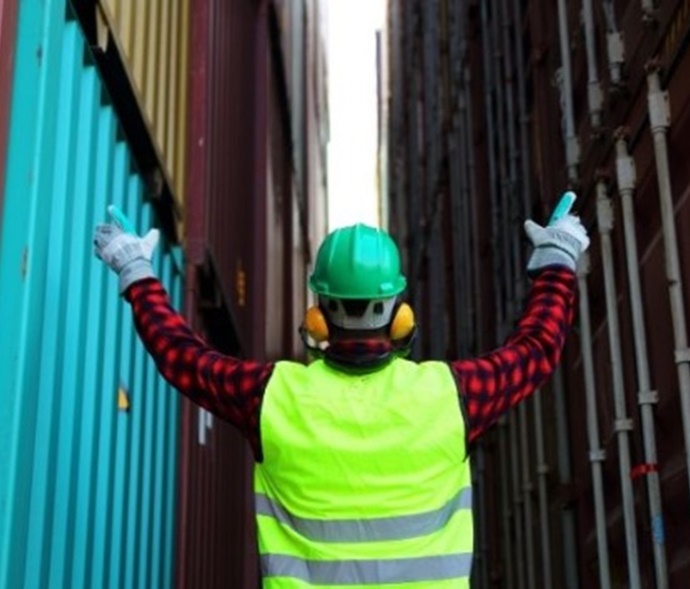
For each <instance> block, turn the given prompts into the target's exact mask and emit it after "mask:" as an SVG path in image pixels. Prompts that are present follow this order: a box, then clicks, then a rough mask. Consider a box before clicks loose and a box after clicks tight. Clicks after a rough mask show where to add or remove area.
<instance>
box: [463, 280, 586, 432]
mask: <svg viewBox="0 0 690 589" xmlns="http://www.w3.org/2000/svg"><path fill="white" fill-rule="evenodd" d="M576 284H577V283H576V279H575V274H574V273H573V272H571V271H570V270H567V269H565V268H549V269H546V270H544V271H543V272H542V273H541V274H539V275H538V276H537V277H536V279H535V280H534V282H533V284H532V288H531V291H530V294H529V298H528V302H527V308H526V310H525V312H524V314H523V315H522V317H521V318H520V320H519V322H518V324H517V328H516V329H515V331H514V332H513V334H512V335H511V336H510V337H509V338H508V339H507V341H506V342H505V344H504V345H503V346H502V347H500V348H498V349H496V350H494V351H492V352H490V353H488V354H486V355H484V356H481V357H479V358H475V359H469V360H459V361H455V362H451V369H452V370H453V372H454V374H455V378H456V380H457V382H458V388H459V390H460V394H461V395H462V397H463V401H464V406H465V410H466V411H465V413H466V416H467V422H468V430H469V440H470V441H472V440H474V439H476V438H477V437H478V436H479V435H480V434H482V433H483V432H485V431H486V430H487V429H488V428H489V427H490V426H491V425H493V424H494V423H495V422H496V421H497V420H498V418H499V417H501V415H503V414H504V413H505V412H506V411H508V409H510V408H511V407H513V406H515V405H516V404H517V403H519V402H520V401H522V400H523V399H525V398H526V397H527V396H529V395H530V394H532V393H533V392H534V391H535V390H536V389H537V388H539V386H541V385H542V384H543V383H544V381H545V380H546V379H547V378H548V377H549V376H550V375H551V374H552V372H553V371H554V370H555V368H556V366H557V364H558V361H559V359H560V356H561V352H562V350H563V345H564V343H565V338H566V335H567V333H568V330H569V328H570V325H571V323H572V321H573V316H574V312H575V311H574V301H575V293H576Z"/></svg>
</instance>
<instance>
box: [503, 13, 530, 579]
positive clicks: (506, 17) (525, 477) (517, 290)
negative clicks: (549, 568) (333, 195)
mask: <svg viewBox="0 0 690 589" xmlns="http://www.w3.org/2000/svg"><path fill="white" fill-rule="evenodd" d="M500 10H501V19H500V20H501V25H502V55H503V79H504V82H505V124H506V128H507V129H506V135H507V138H508V145H507V149H508V177H507V182H506V195H505V200H504V202H505V203H506V205H507V206H506V209H507V212H508V215H509V219H510V221H509V222H510V239H511V247H510V253H511V260H510V262H511V263H512V265H513V272H512V275H513V279H514V280H515V286H514V297H515V298H514V300H513V310H514V312H515V313H517V310H518V308H519V307H520V305H521V304H522V298H523V289H524V277H525V269H524V264H523V256H522V255H521V250H522V239H521V236H522V220H523V219H524V217H525V214H526V211H524V210H522V206H521V205H522V199H520V198H519V197H518V173H519V171H518V170H519V160H520V153H519V151H518V146H517V136H516V122H517V117H516V110H515V76H514V71H513V70H514V65H513V59H514V57H515V56H514V52H513V47H514V45H513V43H511V31H512V29H513V26H514V20H513V18H512V16H513V15H512V14H511V12H510V10H509V9H508V0H501V3H500ZM496 17H497V19H498V15H496ZM506 262H507V260H506ZM514 318H515V317H513V319H514ZM515 428H516V429H517V430H518V431H517V434H516V435H517V436H519V446H517V448H516V451H519V454H520V466H521V469H520V480H519V488H520V491H521V492H520V503H521V505H522V514H521V516H522V524H523V526H524V537H525V555H524V556H525V573H526V575H525V580H526V584H527V585H526V586H527V587H528V589H534V587H535V583H536V580H535V570H534V569H535V567H534V561H535V549H534V534H533V514H532V497H531V494H532V490H533V485H532V482H531V480H530V460H529V443H528V436H527V405H525V404H524V403H523V404H521V405H520V406H519V407H518V408H517V415H516V417H515Z"/></svg>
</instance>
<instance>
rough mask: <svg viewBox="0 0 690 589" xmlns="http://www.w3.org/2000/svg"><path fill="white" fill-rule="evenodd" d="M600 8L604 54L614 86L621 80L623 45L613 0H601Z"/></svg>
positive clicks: (623, 57)
mask: <svg viewBox="0 0 690 589" xmlns="http://www.w3.org/2000/svg"><path fill="white" fill-rule="evenodd" d="M602 8H603V10H604V17H605V20H606V55H607V56H608V61H609V76H610V77H611V84H612V85H613V86H614V87H615V86H618V85H620V83H621V80H622V77H623V76H622V73H623V72H622V70H623V64H624V63H625V45H624V44H623V35H622V34H621V32H620V31H619V30H618V27H617V26H616V14H615V9H614V6H613V0H603V2H602Z"/></svg>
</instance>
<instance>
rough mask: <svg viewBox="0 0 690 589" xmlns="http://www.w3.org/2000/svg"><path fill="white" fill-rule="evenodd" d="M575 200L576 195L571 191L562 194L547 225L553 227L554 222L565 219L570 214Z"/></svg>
mask: <svg viewBox="0 0 690 589" xmlns="http://www.w3.org/2000/svg"><path fill="white" fill-rule="evenodd" d="M575 199H577V195H576V194H575V193H574V192H573V191H572V190H568V191H566V192H564V193H563V196H561V200H559V201H558V204H557V205H556V208H555V209H554V211H553V213H551V218H550V219H549V225H553V224H554V223H555V222H556V221H558V220H559V219H562V218H563V217H565V216H566V215H567V214H568V213H569V212H570V209H572V208H573V205H574V204H575Z"/></svg>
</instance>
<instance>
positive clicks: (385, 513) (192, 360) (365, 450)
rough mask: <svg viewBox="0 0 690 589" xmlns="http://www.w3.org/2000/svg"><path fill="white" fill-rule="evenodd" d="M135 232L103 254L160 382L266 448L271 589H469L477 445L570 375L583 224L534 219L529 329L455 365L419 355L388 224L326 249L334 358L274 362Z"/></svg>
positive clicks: (260, 469) (150, 240)
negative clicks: (562, 365)
mask: <svg viewBox="0 0 690 589" xmlns="http://www.w3.org/2000/svg"><path fill="white" fill-rule="evenodd" d="M121 225H122V224H121V223H118V222H112V223H109V224H104V225H99V226H98V227H97V228H96V230H95V237H94V243H95V254H96V255H97V256H98V257H99V258H100V259H102V260H103V261H104V262H105V263H106V264H108V266H110V267H111V268H112V269H113V270H114V271H115V272H117V274H118V276H119V291H120V293H121V295H123V296H124V298H125V299H126V300H127V301H128V302H129V303H130V304H131V307H132V311H133V317H134V322H135V325H136V329H137V331H138V333H139V335H140V337H141V339H142V341H143V343H144V345H145V346H146V348H147V350H148V351H149V353H150V354H151V356H152V357H153V359H154V360H155V362H156V364H157V366H158V369H159V371H160V373H161V374H162V375H163V376H164V377H165V379H166V380H167V381H168V382H169V383H170V384H171V385H172V386H173V387H175V388H176V389H177V390H179V391H180V392H181V393H182V394H184V395H185V396H187V397H188V398H189V399H191V400H192V401H193V402H194V403H196V404H198V405H199V406H201V407H203V408H205V409H206V410H208V411H210V412H212V413H213V414H215V415H217V416H218V417H219V418H221V419H224V420H226V421H228V422H229V423H231V424H232V425H234V426H235V427H236V428H237V429H238V430H239V431H240V432H241V433H242V434H243V435H244V437H245V438H246V439H247V440H248V442H249V444H250V446H251V449H252V450H253V454H254V457H255V474H254V490H255V497H256V501H255V508H256V519H257V528H258V542H259V553H260V561H261V570H262V579H263V587H264V588H266V589H269V588H270V589H292V588H294V589H297V588H300V589H306V588H309V587H319V588H321V589H323V588H325V587H338V586H341V585H347V586H356V587H393V586H395V587H396V588H400V589H403V588H404V587H408V586H409V587H410V588H412V587H414V588H415V589H422V588H427V587H428V588H434V589H444V588H451V587H452V588H467V587H469V576H470V572H471V566H472V552H473V518H472V484H471V465H470V460H469V458H468V445H469V444H471V443H472V442H474V441H475V440H476V439H477V438H478V437H479V436H480V435H481V434H482V433H484V432H486V431H487V429H488V428H490V427H491V425H492V424H494V423H495V422H496V420H497V419H498V418H499V417H500V416H501V415H503V414H504V413H505V412H506V411H507V410H508V409H509V408H511V407H513V406H514V405H516V404H517V403H519V402H520V401H522V400H523V399H525V398H526V397H527V396H529V395H530V394H531V393H533V392H534V391H535V390H536V389H537V388H538V387H539V386H541V385H542V384H544V382H545V380H546V379H547V378H548V377H549V375H550V374H551V373H552V372H553V370H554V369H555V367H556V366H557V364H558V362H559V358H560V355H561V351H562V348H563V345H564V342H565V339H566V334H567V332H568V328H569V326H570V324H571V321H572V318H573V313H574V299H575V296H576V279H575V273H574V270H575V268H576V264H577V261H578V258H579V257H580V255H581V254H582V252H583V251H584V250H586V248H587V247H588V245H589V238H588V236H587V232H586V230H585V229H584V227H583V225H582V224H581V222H580V220H579V219H578V217H577V216H574V215H571V214H567V215H565V216H563V217H562V218H561V219H560V220H558V221H556V222H555V223H553V224H551V223H550V224H548V225H547V226H541V225H538V224H537V223H535V222H533V221H531V220H530V221H527V222H526V223H525V229H526V233H527V235H528V237H529V239H530V240H531V241H532V243H533V245H534V249H533V252H532V253H531V256H530V258H529V260H528V265H527V270H528V274H529V276H531V278H532V284H531V289H530V293H529V297H528V299H527V301H526V308H525V311H524V314H523V315H522V317H521V318H520V319H519V321H518V322H517V325H516V327H515V330H514V333H512V335H510V336H509V337H508V338H507V341H506V342H505V343H504V344H503V345H502V346H501V347H498V348H497V349H495V350H493V351H490V352H487V353H486V354H485V355H483V356H481V357H478V358H471V359H458V360H454V361H449V362H440V361H426V362H413V361H411V360H409V359H407V358H405V355H406V354H407V352H408V351H409V347H410V342H411V339H412V337H413V335H414V330H415V323H414V313H413V312H412V309H411V308H410V306H409V305H408V304H407V303H405V302H404V301H403V296H404V293H405V289H406V278H405V276H404V275H403V274H402V272H401V266H400V256H399V252H398V249H397V247H396V244H395V242H394V241H393V239H392V238H391V236H390V235H388V234H387V233H386V232H385V231H383V230H381V229H378V228H375V227H369V226H366V225H363V224H356V225H353V226H350V227H344V228H340V229H336V230H335V231H333V232H331V233H330V234H329V235H328V236H327V237H326V238H325V240H324V241H323V243H322V244H321V246H320V248H319V250H318V253H317V257H316V260H315V264H314V268H313V273H312V274H311V276H310V278H309V287H310V288H311V290H312V291H313V292H314V293H315V295H316V297H317V300H318V304H317V305H315V306H314V307H313V308H311V309H309V310H308V311H307V313H306V318H305V322H304V326H303V332H304V335H305V337H306V338H307V339H308V340H309V342H310V344H309V348H310V349H311V351H312V353H315V354H316V355H317V356H318V358H317V359H316V360H314V361H312V362H309V363H301V362H293V361H287V360H286V361H278V362H275V363H274V362H255V361H251V360H244V359H239V358H234V357H229V356H227V355H223V354H221V353H219V352H217V351H215V350H214V349H212V348H211V347H209V346H208V345H207V344H205V343H204V342H203V341H202V339H200V338H199V337H198V336H197V335H195V334H194V333H193V332H192V331H191V330H190V328H189V327H188V325H187V324H186V322H185V320H184V319H183V317H181V316H180V315H179V314H178V313H177V312H176V311H175V310H174V309H173V308H172V307H171V304H170V301H169V298H168V295H167V294H166V292H165V290H164V288H163V286H162V285H161V283H160V282H159V281H158V280H157V279H156V278H155V276H154V272H153V270H152V265H151V258H152V255H153V252H154V249H155V247H156V243H157V240H158V233H157V230H155V229H154V230H152V231H150V232H149V233H148V234H147V235H146V236H145V237H143V238H142V237H139V236H137V235H135V234H132V233H129V232H127V231H124V230H123V228H122V226H121Z"/></svg>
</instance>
